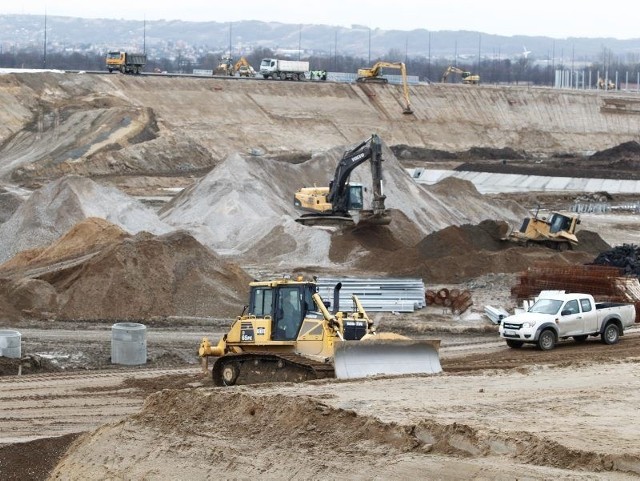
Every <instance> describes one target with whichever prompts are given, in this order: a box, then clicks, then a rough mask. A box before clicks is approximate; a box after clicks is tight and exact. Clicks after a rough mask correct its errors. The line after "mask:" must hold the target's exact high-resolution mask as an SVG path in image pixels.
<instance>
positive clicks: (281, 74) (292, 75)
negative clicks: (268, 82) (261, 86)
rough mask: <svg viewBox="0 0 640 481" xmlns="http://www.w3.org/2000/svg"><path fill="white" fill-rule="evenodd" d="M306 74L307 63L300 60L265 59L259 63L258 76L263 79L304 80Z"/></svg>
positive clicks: (307, 69) (307, 70)
mask: <svg viewBox="0 0 640 481" xmlns="http://www.w3.org/2000/svg"><path fill="white" fill-rule="evenodd" d="M307 72H309V62H304V61H300V60H279V59H277V58H265V59H262V62H260V75H262V77H263V78H265V79H268V78H273V79H280V80H304V79H305V78H306V76H307Z"/></svg>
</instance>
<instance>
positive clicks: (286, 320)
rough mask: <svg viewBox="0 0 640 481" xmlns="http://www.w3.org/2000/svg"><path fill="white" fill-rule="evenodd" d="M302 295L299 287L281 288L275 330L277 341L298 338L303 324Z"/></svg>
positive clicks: (277, 301) (278, 292)
mask: <svg viewBox="0 0 640 481" xmlns="http://www.w3.org/2000/svg"><path fill="white" fill-rule="evenodd" d="M300 301H301V295H300V291H299V289H298V288H297V287H281V288H280V289H278V291H277V294H276V312H275V314H276V315H275V319H274V324H275V329H274V330H273V339H274V340H276V341H293V340H295V339H296V338H297V337H298V330H299V329H300V324H301V323H302V314H303V313H302V308H301V307H302V306H301V302H300Z"/></svg>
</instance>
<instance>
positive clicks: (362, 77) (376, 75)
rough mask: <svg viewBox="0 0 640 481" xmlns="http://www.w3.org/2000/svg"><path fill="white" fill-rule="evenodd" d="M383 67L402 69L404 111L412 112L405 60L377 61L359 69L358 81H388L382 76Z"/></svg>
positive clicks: (405, 112) (406, 112)
mask: <svg viewBox="0 0 640 481" xmlns="http://www.w3.org/2000/svg"><path fill="white" fill-rule="evenodd" d="M383 68H393V69H398V70H400V75H401V76H402V93H403V96H404V101H405V105H404V109H403V111H402V113H404V114H412V113H413V110H412V109H411V102H410V101H409V84H408V82H407V67H406V65H405V64H404V63H403V62H377V63H376V64H374V65H373V67H371V68H360V69H358V76H357V78H356V82H359V83H387V82H388V81H387V79H386V78H384V77H382V76H381V73H382V69H383Z"/></svg>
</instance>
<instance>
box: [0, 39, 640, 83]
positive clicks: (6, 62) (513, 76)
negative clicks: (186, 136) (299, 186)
mask: <svg viewBox="0 0 640 481" xmlns="http://www.w3.org/2000/svg"><path fill="white" fill-rule="evenodd" d="M244 57H245V58H246V59H247V60H248V61H249V63H250V64H251V65H252V66H253V67H254V69H256V71H257V70H258V69H259V66H260V61H261V60H262V59H263V58H273V57H276V55H275V53H274V52H273V51H272V50H271V49H268V48H258V49H255V50H254V51H252V52H251V53H249V54H246V55H244ZM220 58H221V54H214V53H209V54H206V55H203V56H200V57H198V58H196V59H195V60H194V59H192V58H188V57H186V56H181V55H178V56H177V57H176V58H151V57H149V58H148V59H147V65H146V68H145V71H147V72H153V71H162V72H165V71H166V72H170V73H191V72H192V71H193V70H194V69H200V70H215V68H216V66H217V65H218V63H219V62H220ZM238 58H239V56H238V57H236V58H235V59H234V61H236V60H238ZM616 58H617V57H613V60H612V58H611V57H607V56H605V55H603V59H602V61H600V62H593V63H592V64H591V65H590V66H589V67H588V70H591V71H592V72H601V73H604V72H609V75H610V78H611V77H613V72H628V73H629V75H630V79H632V81H633V82H635V81H636V75H637V72H639V71H640V64H638V63H624V62H623V61H619V60H615V59H616ZM292 60H297V58H294V59H292ZM304 60H308V61H309V64H310V68H311V70H326V71H328V72H347V73H356V72H357V70H358V69H359V68H363V67H370V66H372V65H373V64H375V63H376V62H378V61H387V62H398V61H404V62H405V64H406V67H407V73H408V74H409V75H412V76H417V77H419V78H420V80H421V81H431V82H440V81H441V78H442V75H443V73H444V71H445V70H446V69H447V67H448V66H449V65H451V61H447V60H443V59H435V60H434V59H429V58H426V57H408V58H405V54H404V53H403V52H400V51H395V50H390V51H389V52H388V53H387V54H386V55H384V56H383V57H380V58H376V59H372V60H371V61H369V60H367V59H363V58H361V57H355V56H348V55H339V54H334V55H332V56H326V55H324V56H311V57H308V58H307V57H305V58H304ZM455 66H456V67H458V68H460V69H462V70H465V71H469V72H471V73H472V74H477V75H480V79H481V83H490V84H503V83H506V84H519V83H525V84H530V85H540V86H545V85H547V86H551V85H553V83H554V80H555V71H556V70H574V69H573V68H572V65H571V63H566V62H565V63H564V64H561V63H557V64H556V63H553V62H551V61H548V62H539V61H535V60H534V59H529V58H524V57H522V58H519V59H515V60H514V59H482V60H481V61H480V62H479V63H478V62H477V61H476V62H465V61H458V62H457V64H456V65H455ZM0 68H25V69H39V68H48V69H60V70H88V71H96V70H97V71H100V70H105V68H106V67H105V57H104V56H103V55H100V54H94V53H78V52H73V53H65V52H51V53H48V54H47V55H46V57H45V55H43V53H42V52H35V51H32V50H31V51H30V50H24V51H18V52H2V53H0ZM575 70H584V69H583V68H580V69H578V68H576V69H575ZM394 73H395V72H394ZM449 81H452V82H459V81H460V77H459V76H458V77H457V76H455V75H452V76H450V77H449ZM596 81H597V78H596V76H595V75H593V76H592V82H593V83H594V84H595V82H596Z"/></svg>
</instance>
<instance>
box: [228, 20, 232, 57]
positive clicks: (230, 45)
mask: <svg viewBox="0 0 640 481" xmlns="http://www.w3.org/2000/svg"><path fill="white" fill-rule="evenodd" d="M231 38H232V36H231V22H229V57H231V47H232V44H231Z"/></svg>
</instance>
